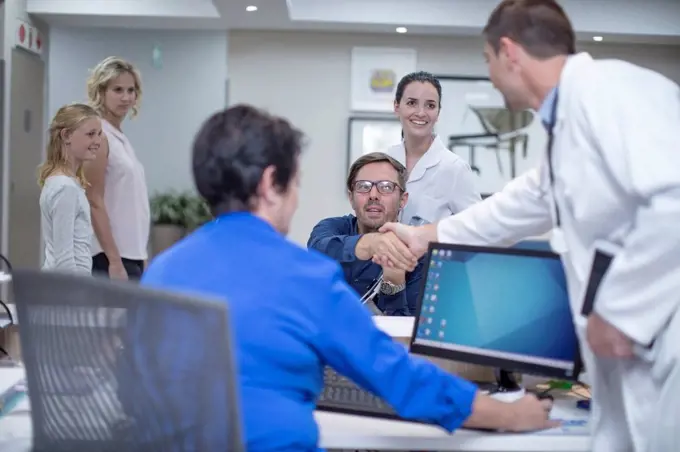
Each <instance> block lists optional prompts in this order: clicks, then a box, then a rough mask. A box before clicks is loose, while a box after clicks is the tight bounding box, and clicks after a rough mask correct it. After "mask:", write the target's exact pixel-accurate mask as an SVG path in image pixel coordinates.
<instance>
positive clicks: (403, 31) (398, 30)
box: [397, 27, 408, 33]
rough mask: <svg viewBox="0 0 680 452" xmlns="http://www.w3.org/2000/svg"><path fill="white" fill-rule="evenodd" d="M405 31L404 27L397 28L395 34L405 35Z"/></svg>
mask: <svg viewBox="0 0 680 452" xmlns="http://www.w3.org/2000/svg"><path fill="white" fill-rule="evenodd" d="M407 31H408V30H407V29H406V27H397V33H406V32H407Z"/></svg>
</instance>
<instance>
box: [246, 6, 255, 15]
mask: <svg viewBox="0 0 680 452" xmlns="http://www.w3.org/2000/svg"><path fill="white" fill-rule="evenodd" d="M246 11H248V12H249V13H252V12H253V11H257V6H255V5H250V6H246Z"/></svg>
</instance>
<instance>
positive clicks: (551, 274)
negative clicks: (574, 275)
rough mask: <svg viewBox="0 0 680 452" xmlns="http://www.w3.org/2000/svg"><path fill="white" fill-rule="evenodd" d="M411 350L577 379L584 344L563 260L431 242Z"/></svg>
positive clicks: (540, 253)
mask: <svg viewBox="0 0 680 452" xmlns="http://www.w3.org/2000/svg"><path fill="white" fill-rule="evenodd" d="M425 271H426V277H425V278H424V282H423V290H422V291H421V299H420V300H419V308H418V312H417V317H416V324H415V326H414V334H413V337H412V340H411V347H412V350H413V351H414V352H416V353H424V354H428V355H435V356H439V357H444V358H450V359H453V360H457V361H466V362H471V363H475V364H481V365H487V366H493V367H498V368H503V369H506V370H512V371H522V372H526V373H536V374H540V375H545V376H549V377H557V378H570V377H572V376H574V375H573V373H574V371H575V361H576V360H577V356H578V341H577V338H576V333H575V330H574V324H573V319H572V314H571V309H570V305H569V297H568V294H567V284H566V279H565V275H564V270H563V268H562V263H561V261H560V259H559V256H557V255H556V254H553V253H552V252H549V251H545V250H537V249H526V248H524V249H520V248H511V249H504V248H484V247H472V246H461V245H443V244H432V245H431V246H430V251H429V254H428V260H427V262H426V270H425Z"/></svg>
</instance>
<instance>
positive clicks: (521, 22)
mask: <svg viewBox="0 0 680 452" xmlns="http://www.w3.org/2000/svg"><path fill="white" fill-rule="evenodd" d="M483 33H484V35H485V36H486V40H487V42H488V43H489V45H490V46H491V47H492V48H493V50H494V52H495V53H496V54H498V51H499V50H500V41H501V38H510V39H512V40H513V41H515V42H516V43H518V44H519V45H521V46H522V47H523V48H524V50H526V52H527V53H528V54H529V55H531V56H533V57H534V58H538V59H548V58H552V57H555V56H559V55H572V54H574V53H576V44H575V41H576V38H575V37H574V28H573V27H572V26H571V22H570V21H569V17H567V14H566V13H565V12H564V10H563V9H562V7H561V6H560V5H559V4H558V3H557V2H556V1H555V0H503V1H502V2H501V3H500V4H499V5H498V6H496V8H495V9H494V10H493V12H492V13H491V16H489V21H488V22H487V24H486V27H484V31H483Z"/></svg>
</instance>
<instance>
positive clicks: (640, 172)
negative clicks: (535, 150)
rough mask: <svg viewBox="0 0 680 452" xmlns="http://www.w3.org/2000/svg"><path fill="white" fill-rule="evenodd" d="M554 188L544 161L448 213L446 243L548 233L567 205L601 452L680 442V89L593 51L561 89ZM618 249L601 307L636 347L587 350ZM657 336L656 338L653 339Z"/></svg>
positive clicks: (659, 451)
mask: <svg viewBox="0 0 680 452" xmlns="http://www.w3.org/2000/svg"><path fill="white" fill-rule="evenodd" d="M558 90H559V91H558V93H559V101H558V110H557V121H556V125H555V128H554V135H555V144H554V148H553V167H554V171H555V181H556V182H555V187H554V197H553V191H552V190H551V187H550V182H549V177H548V168H547V164H546V162H545V161H544V163H543V164H542V166H541V167H540V168H538V169H536V170H532V171H529V172H528V173H526V174H523V175H522V176H519V177H518V178H516V179H515V180H513V181H512V182H510V183H509V184H508V185H507V186H506V187H505V188H504V189H503V190H502V191H501V192H499V193H497V194H495V195H494V196H492V197H491V198H489V199H487V200H486V201H484V202H482V203H479V204H478V205H475V206H472V207H471V208H469V209H468V210H466V211H464V212H462V213H461V214H458V215H455V216H453V217H450V218H448V219H445V220H443V221H441V222H440V223H439V225H438V227H437V231H438V239H439V240H440V241H443V242H453V243H468V244H480V245H509V244H511V243H514V242H516V241H518V240H521V239H522V238H525V237H527V236H534V235H540V234H544V233H547V232H549V231H550V230H551V228H552V227H553V225H554V222H555V213H554V208H553V206H554V204H553V203H554V202H556V203H557V205H558V206H559V211H560V215H561V220H562V226H561V227H562V230H563V231H564V236H565V241H566V245H567V251H566V252H565V253H563V255H562V261H563V264H564V267H565V272H566V275H567V281H568V285H569V295H570V299H571V305H572V311H573V314H574V319H575V324H576V327H577V331H578V334H579V338H580V341H581V348H582V355H583V359H584V363H585V366H586V371H587V374H588V377H589V380H590V383H591V384H592V386H593V394H594V400H593V411H592V427H593V451H595V452H627V451H635V452H677V451H680V432H679V431H680V429H679V428H677V420H676V419H677V416H678V415H680V345H679V344H680V314H679V313H678V310H679V309H678V308H679V306H680V232H679V231H680V139H679V138H678V129H679V128H680V89H679V88H678V86H677V85H676V84H675V83H673V82H672V81H670V80H668V79H666V78H664V77H662V76H661V75H659V74H657V73H654V72H652V71H649V70H646V69H642V68H640V67H637V66H634V65H632V64H629V63H625V62H622V61H615V60H601V61H595V60H593V59H592V58H591V57H590V56H589V55H588V54H578V55H575V56H572V57H570V58H569V59H568V62H567V64H566V66H565V68H564V71H563V72H562V76H561V79H560V84H559V88H558ZM602 244H606V245H607V248H616V249H618V251H617V252H616V255H615V257H614V259H613V260H612V262H611V265H610V267H609V269H608V271H607V273H606V274H605V277H604V279H603V281H602V283H601V284H600V286H599V289H598V291H597V294H596V297H595V302H594V310H595V312H597V313H598V314H600V315H601V316H602V317H603V318H604V319H605V320H607V321H608V322H610V323H611V324H613V325H614V326H615V327H617V328H618V329H619V330H620V331H622V332H624V333H625V334H626V335H627V336H628V337H630V338H631V339H632V340H633V341H634V342H635V344H636V350H637V354H636V358H634V359H632V360H606V359H603V358H599V357H595V356H594V355H593V354H592V352H591V351H590V349H589V347H588V344H587V341H586V336H585V328H586V324H587V319H586V318H585V317H584V316H583V315H581V308H582V305H583V300H584V293H585V288H586V284H587V283H588V278H589V276H590V272H591V264H592V260H593V256H594V253H595V250H596V249H598V248H601V247H602ZM650 344H651V347H650Z"/></svg>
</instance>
